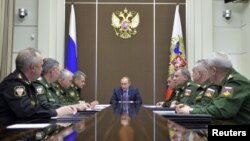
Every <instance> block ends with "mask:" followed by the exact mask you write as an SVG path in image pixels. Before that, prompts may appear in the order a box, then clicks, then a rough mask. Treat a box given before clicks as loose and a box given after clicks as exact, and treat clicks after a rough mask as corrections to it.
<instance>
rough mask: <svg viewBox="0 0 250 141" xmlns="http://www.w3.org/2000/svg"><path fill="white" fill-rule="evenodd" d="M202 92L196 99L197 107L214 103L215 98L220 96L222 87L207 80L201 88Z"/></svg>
mask: <svg viewBox="0 0 250 141" xmlns="http://www.w3.org/2000/svg"><path fill="white" fill-rule="evenodd" d="M200 87H201V89H202V91H201V92H200V93H199V94H198V96H196V98H195V105H203V106H205V105H207V104H209V103H210V102H212V100H213V98H215V97H217V96H218V95H219V92H218V91H219V89H220V87H219V86H217V85H215V84H214V83H212V82H211V81H210V79H207V80H206V81H205V82H204V83H203V84H202V85H201V86H200Z"/></svg>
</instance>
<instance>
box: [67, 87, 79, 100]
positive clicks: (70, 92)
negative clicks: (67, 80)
mask: <svg viewBox="0 0 250 141" xmlns="http://www.w3.org/2000/svg"><path fill="white" fill-rule="evenodd" d="M78 91H79V90H78V88H77V87H76V86H75V85H71V86H70V87H69V89H67V90H66V91H65V94H66V97H67V99H68V100H69V101H71V102H72V103H79V101H80V100H81V98H80V93H79V92H78Z"/></svg>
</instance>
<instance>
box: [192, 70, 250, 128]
mask: <svg viewBox="0 0 250 141" xmlns="http://www.w3.org/2000/svg"><path fill="white" fill-rule="evenodd" d="M221 87H222V89H221V91H220V94H219V96H218V97H217V98H214V100H213V101H212V102H211V103H210V104H209V105H207V106H196V107H193V110H192V111H191V113H194V114H210V115H212V116H213V117H214V118H215V119H223V120H232V121H234V122H236V123H238V124H250V82H249V80H248V79H247V78H245V77H244V76H242V75H241V74H239V73H238V72H237V71H235V70H234V69H230V71H229V72H228V74H227V75H226V77H225V78H224V80H223V81H222V83H221Z"/></svg>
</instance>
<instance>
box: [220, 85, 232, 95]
mask: <svg viewBox="0 0 250 141" xmlns="http://www.w3.org/2000/svg"><path fill="white" fill-rule="evenodd" d="M233 91H234V89H233V87H228V86H225V87H223V88H222V91H221V94H222V96H225V97H230V96H232V95H233Z"/></svg>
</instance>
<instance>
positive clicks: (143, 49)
mask: <svg viewBox="0 0 250 141" xmlns="http://www.w3.org/2000/svg"><path fill="white" fill-rule="evenodd" d="M158 1H159V3H161V4H156V5H155V18H154V5H153V4H152V3H150V2H151V0H141V1H136V2H135V4H131V2H132V0H128V1H123V2H129V3H119V1H113V2H115V3H112V1H110V0H109V1H108V0H101V1H99V2H100V3H99V4H98V6H97V5H96V3H95V1H93V0H88V1H87V0H78V1H77V2H76V1H75V12H76V20H77V21H76V23H77V44H78V59H79V69H80V70H82V71H84V72H86V73H87V85H86V86H85V87H84V88H83V97H84V98H85V99H86V101H91V100H93V99H95V98H96V99H98V100H99V101H100V103H108V102H109V100H110V97H111V96H112V93H113V88H115V87H117V86H119V84H120V78H121V77H122V76H125V75H126V76H129V77H130V78H131V80H132V85H134V86H136V87H138V88H139V90H140V92H141V95H142V98H143V101H144V104H153V103H154V102H155V101H160V100H163V99H164V94H165V86H166V77H167V69H168V60H169V58H168V57H169V56H168V55H169V46H170V38H171V34H172V27H173V19H174V11H175V6H176V2H185V0H180V1H178V0H165V1H163V0H158ZM107 2H110V3H107ZM138 2H140V3H138ZM143 2H146V3H143ZM96 7H97V8H98V9H97V10H96ZM125 7H126V8H127V9H128V10H129V11H130V10H133V11H137V12H139V14H140V25H139V26H138V28H137V31H138V33H137V34H136V35H135V36H133V37H132V38H130V39H121V38H119V37H117V36H116V35H115V32H114V29H113V27H112V26H111V15H112V12H114V11H116V10H120V11H121V10H124V8H125ZM69 10H70V2H66V31H65V32H66V35H68V19H69ZM96 11H97V13H96ZM180 14H181V21H182V28H183V33H184V39H185V33H186V32H185V31H186V30H185V22H186V21H185V3H182V4H181V5H180ZM96 16H97V17H96ZM96 19H97V20H96ZM154 20H155V21H154ZM96 33H97V35H96ZM66 39H67V38H66ZM154 41H155V42H154ZM65 42H66V43H67V40H66V41H65ZM65 48H67V47H65Z"/></svg>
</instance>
